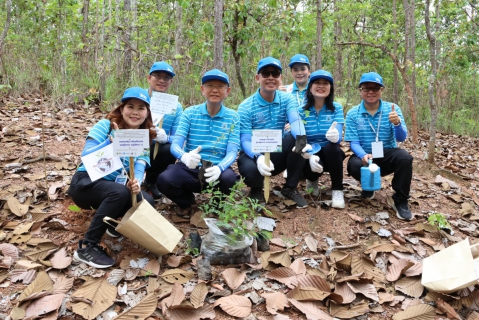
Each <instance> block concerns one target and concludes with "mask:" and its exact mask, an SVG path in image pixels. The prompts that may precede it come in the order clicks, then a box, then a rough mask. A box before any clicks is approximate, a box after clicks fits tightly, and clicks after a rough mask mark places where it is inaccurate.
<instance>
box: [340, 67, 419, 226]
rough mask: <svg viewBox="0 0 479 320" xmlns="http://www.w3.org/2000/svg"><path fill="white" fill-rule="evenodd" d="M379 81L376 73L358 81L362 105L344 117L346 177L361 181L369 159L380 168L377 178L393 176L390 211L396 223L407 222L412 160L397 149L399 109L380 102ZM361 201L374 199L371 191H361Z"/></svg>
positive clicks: (401, 127)
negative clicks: (347, 151)
mask: <svg viewBox="0 0 479 320" xmlns="http://www.w3.org/2000/svg"><path fill="white" fill-rule="evenodd" d="M383 90H384V84H383V79H382V78H381V76H380V75H379V74H377V73H376V72H368V73H364V74H363V75H362V76H361V80H360V81H359V91H360V94H361V98H362V101H361V103H360V104H359V105H357V106H355V107H353V108H352V109H351V110H349V111H348V113H347V115H346V133H345V137H344V140H345V141H349V142H350V144H351V150H352V151H353V153H354V155H352V156H351V157H350V158H349V161H348V166H347V170H348V174H349V175H350V176H353V177H354V178H355V179H356V180H361V167H362V166H365V165H367V164H368V161H369V160H370V159H371V160H372V161H373V162H374V163H375V164H377V165H378V166H379V167H380V168H381V175H382V176H385V175H388V174H391V173H393V174H394V177H393V180H392V188H393V190H394V191H395V193H394V195H393V196H392V198H393V200H394V204H393V209H394V211H396V215H397V217H398V218H399V219H403V220H411V219H412V214H411V211H410V210H409V206H408V198H409V190H410V188H411V180H412V161H413V157H412V156H411V155H410V154H409V153H408V152H407V151H406V150H404V149H400V148H398V147H397V144H396V141H398V142H403V141H404V140H406V138H407V128H406V123H405V121H404V117H403V115H402V112H401V109H400V108H399V106H397V105H395V104H394V103H391V102H386V101H383V100H382V99H381V97H382V92H383ZM361 195H362V197H363V198H367V199H372V198H374V191H364V190H363V191H362V193H361Z"/></svg>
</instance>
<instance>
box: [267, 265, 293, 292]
mask: <svg viewBox="0 0 479 320" xmlns="http://www.w3.org/2000/svg"><path fill="white" fill-rule="evenodd" d="M264 276H265V277H266V278H268V279H273V280H276V281H279V282H281V283H284V284H285V285H287V286H288V287H289V288H293V286H291V283H292V282H293V281H295V280H296V278H297V276H296V272H294V271H293V270H292V269H291V268H287V267H280V268H277V269H274V270H273V271H270V272H268V273H266V274H265V275H264Z"/></svg>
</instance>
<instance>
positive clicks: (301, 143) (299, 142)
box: [294, 135, 306, 154]
mask: <svg viewBox="0 0 479 320" xmlns="http://www.w3.org/2000/svg"><path fill="white" fill-rule="evenodd" d="M305 146H306V135H297V136H296V144H295V145H294V152H296V153H298V154H301V152H302V151H303V148H304V147H305Z"/></svg>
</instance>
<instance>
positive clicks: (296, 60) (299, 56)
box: [288, 53, 310, 68]
mask: <svg viewBox="0 0 479 320" xmlns="http://www.w3.org/2000/svg"><path fill="white" fill-rule="evenodd" d="M295 63H303V64H307V65H308V66H310V64H309V59H308V57H306V56H305V55H304V54H299V53H298V54H295V55H294V56H293V57H292V58H291V60H289V64H288V67H290V68H291V67H292V66H293V64H295Z"/></svg>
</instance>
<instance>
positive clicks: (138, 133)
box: [113, 129, 150, 205]
mask: <svg viewBox="0 0 479 320" xmlns="http://www.w3.org/2000/svg"><path fill="white" fill-rule="evenodd" d="M149 154H150V135H149V130H148V129H131V130H116V131H115V136H114V137H113V155H114V156H117V157H130V181H133V180H134V179H135V169H134V166H135V164H134V161H135V158H134V157H138V156H141V155H144V156H148V157H149ZM131 201H132V203H133V205H135V204H136V195H134V194H132V198H131Z"/></svg>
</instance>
